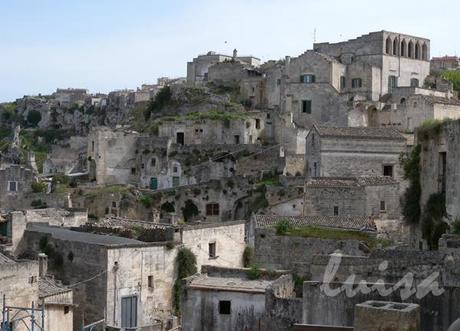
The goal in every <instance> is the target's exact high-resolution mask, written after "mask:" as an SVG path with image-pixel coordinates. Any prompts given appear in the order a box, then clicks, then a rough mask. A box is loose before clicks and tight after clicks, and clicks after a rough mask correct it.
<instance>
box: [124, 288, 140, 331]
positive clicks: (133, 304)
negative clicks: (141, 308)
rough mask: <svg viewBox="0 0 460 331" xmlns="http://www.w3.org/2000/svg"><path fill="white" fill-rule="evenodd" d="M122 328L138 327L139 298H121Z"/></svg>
mask: <svg viewBox="0 0 460 331" xmlns="http://www.w3.org/2000/svg"><path fill="white" fill-rule="evenodd" d="M121 327H122V328H134V327H137V296H135V295H133V296H130V297H125V298H121Z"/></svg>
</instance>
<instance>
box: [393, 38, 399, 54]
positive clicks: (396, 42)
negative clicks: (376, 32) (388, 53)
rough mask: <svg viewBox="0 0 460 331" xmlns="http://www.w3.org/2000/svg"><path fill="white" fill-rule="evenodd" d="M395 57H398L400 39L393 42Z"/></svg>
mask: <svg viewBox="0 0 460 331" xmlns="http://www.w3.org/2000/svg"><path fill="white" fill-rule="evenodd" d="M393 55H398V39H397V38H395V40H393Z"/></svg>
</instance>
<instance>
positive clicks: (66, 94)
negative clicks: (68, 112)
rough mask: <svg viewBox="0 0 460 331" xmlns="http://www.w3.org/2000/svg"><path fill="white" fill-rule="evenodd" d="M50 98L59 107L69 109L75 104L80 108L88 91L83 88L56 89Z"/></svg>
mask: <svg viewBox="0 0 460 331" xmlns="http://www.w3.org/2000/svg"><path fill="white" fill-rule="evenodd" d="M52 96H53V97H54V99H55V100H56V101H57V102H58V104H59V105H60V106H63V107H70V106H73V105H75V104H77V105H79V106H82V105H83V104H84V103H85V99H86V98H87V97H88V90H87V89H83V88H67V89H62V88H58V89H56V92H54V93H53V95H52Z"/></svg>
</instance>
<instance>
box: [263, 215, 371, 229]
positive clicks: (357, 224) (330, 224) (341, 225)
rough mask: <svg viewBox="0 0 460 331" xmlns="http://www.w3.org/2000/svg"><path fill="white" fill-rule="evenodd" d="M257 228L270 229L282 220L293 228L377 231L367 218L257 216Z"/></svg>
mask: <svg viewBox="0 0 460 331" xmlns="http://www.w3.org/2000/svg"><path fill="white" fill-rule="evenodd" d="M254 218H255V226H256V228H268V227H272V226H274V225H276V224H277V223H278V222H279V221H280V220H286V221H288V222H289V223H290V224H291V225H293V226H319V227H326V228H338V229H347V230H367V231H375V227H374V226H369V219H368V218H367V217H365V216H278V215H255V216H254Z"/></svg>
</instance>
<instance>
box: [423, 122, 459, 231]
mask: <svg viewBox="0 0 460 331" xmlns="http://www.w3.org/2000/svg"><path fill="white" fill-rule="evenodd" d="M417 142H418V143H420V144H421V146H422V148H421V154H420V185H421V192H422V193H421V198H420V206H421V207H422V209H423V206H425V205H426V202H427V201H428V199H429V197H430V196H431V195H432V194H436V193H443V194H444V195H445V204H446V205H445V207H446V214H447V215H446V219H445V220H446V221H447V222H448V223H452V222H454V221H455V220H458V219H460V195H459V188H460V168H459V165H460V150H459V144H460V120H456V121H446V122H445V123H443V124H439V127H438V129H436V128H435V129H432V130H428V131H425V133H424V131H422V130H421V132H418V134H417Z"/></svg>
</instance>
